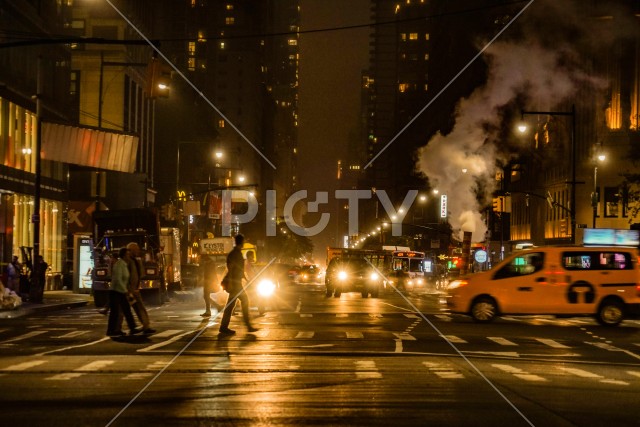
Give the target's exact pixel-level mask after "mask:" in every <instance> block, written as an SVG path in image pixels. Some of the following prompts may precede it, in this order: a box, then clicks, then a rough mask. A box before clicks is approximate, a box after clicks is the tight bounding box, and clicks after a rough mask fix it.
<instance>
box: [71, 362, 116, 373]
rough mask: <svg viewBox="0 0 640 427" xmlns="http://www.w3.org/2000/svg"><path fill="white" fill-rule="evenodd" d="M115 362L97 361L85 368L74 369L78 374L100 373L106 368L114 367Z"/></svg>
mask: <svg viewBox="0 0 640 427" xmlns="http://www.w3.org/2000/svg"><path fill="white" fill-rule="evenodd" d="M114 363H116V362H115V360H96V361H93V362H91V363H88V364H86V365H84V366H81V367H79V368H76V369H74V371H76V372H95V371H99V370H101V369H103V368H106V367H107V366H109V365H113V364H114Z"/></svg>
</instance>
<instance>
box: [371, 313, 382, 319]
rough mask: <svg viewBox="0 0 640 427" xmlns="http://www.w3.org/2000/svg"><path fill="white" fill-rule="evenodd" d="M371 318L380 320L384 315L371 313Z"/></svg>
mask: <svg viewBox="0 0 640 427" xmlns="http://www.w3.org/2000/svg"><path fill="white" fill-rule="evenodd" d="M369 317H374V318H380V317H382V314H380V313H369Z"/></svg>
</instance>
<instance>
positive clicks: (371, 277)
mask: <svg viewBox="0 0 640 427" xmlns="http://www.w3.org/2000/svg"><path fill="white" fill-rule="evenodd" d="M378 277H379V276H378V273H371V276H369V278H370V279H371V280H378Z"/></svg>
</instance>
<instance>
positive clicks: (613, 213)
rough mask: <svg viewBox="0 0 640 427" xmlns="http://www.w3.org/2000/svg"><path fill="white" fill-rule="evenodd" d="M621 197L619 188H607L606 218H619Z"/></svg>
mask: <svg viewBox="0 0 640 427" xmlns="http://www.w3.org/2000/svg"><path fill="white" fill-rule="evenodd" d="M619 199H620V195H619V194H618V188H616V187H605V189H604V216H605V217H608V218H617V217H618V214H619V213H618V210H619V209H618V207H619V203H618V201H619Z"/></svg>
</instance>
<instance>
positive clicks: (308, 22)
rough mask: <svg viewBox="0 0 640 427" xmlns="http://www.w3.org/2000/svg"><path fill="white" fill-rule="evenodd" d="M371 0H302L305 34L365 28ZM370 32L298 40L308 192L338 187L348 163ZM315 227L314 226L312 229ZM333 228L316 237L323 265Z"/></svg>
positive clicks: (303, 174)
mask: <svg viewBox="0 0 640 427" xmlns="http://www.w3.org/2000/svg"><path fill="white" fill-rule="evenodd" d="M370 7H371V2H370V1H369V0H349V1H348V2H345V1H343V0H302V1H301V30H302V31H308V30H315V29H321V28H335V27H344V26H352V25H361V24H367V23H369V22H370V19H371V12H370ZM370 32H371V28H369V27H364V28H358V29H348V30H336V31H323V32H317V33H311V34H302V35H301V36H300V91H299V96H300V116H299V117H300V121H299V163H298V170H299V182H300V189H306V190H308V191H309V193H310V194H311V193H315V191H317V190H318V191H329V192H330V198H329V200H330V202H331V200H333V197H332V194H333V190H335V188H336V185H337V183H336V179H335V178H336V168H337V161H338V159H343V160H344V158H345V154H346V144H347V140H348V138H349V133H354V132H356V131H357V129H358V126H359V123H358V120H359V114H360V79H361V73H362V71H363V70H364V69H366V68H367V67H368V62H369V45H368V43H369V34H370ZM311 225H313V224H311ZM334 235H335V226H330V227H328V232H327V233H324V234H320V235H318V236H316V237H314V238H313V239H312V240H313V243H314V245H315V261H316V262H317V263H319V264H320V265H324V258H325V255H326V246H329V245H335V244H336V242H335V241H333V237H334Z"/></svg>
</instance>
